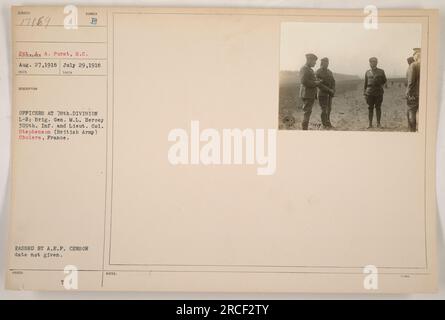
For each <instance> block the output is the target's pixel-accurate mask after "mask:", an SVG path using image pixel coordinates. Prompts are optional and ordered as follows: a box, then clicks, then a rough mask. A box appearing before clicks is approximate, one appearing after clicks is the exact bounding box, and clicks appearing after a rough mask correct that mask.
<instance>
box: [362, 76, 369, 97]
mask: <svg viewBox="0 0 445 320" xmlns="http://www.w3.org/2000/svg"><path fill="white" fill-rule="evenodd" d="M367 87H368V73H367V72H366V73H365V85H364V86H363V93H365V92H366V88H367Z"/></svg>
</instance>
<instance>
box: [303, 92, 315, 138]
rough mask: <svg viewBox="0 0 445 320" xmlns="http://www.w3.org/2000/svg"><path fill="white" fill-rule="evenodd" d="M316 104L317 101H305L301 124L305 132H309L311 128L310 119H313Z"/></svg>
mask: <svg viewBox="0 0 445 320" xmlns="http://www.w3.org/2000/svg"><path fill="white" fill-rule="evenodd" d="M314 102H315V99H303V122H302V123H301V127H302V129H303V130H307V129H308V127H309V119H310V118H311V113H312V106H313V105H314Z"/></svg>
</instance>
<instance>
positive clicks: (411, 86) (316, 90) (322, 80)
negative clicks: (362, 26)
mask: <svg viewBox="0 0 445 320" xmlns="http://www.w3.org/2000/svg"><path fill="white" fill-rule="evenodd" d="M317 60H318V57H317V56H316V55H315V54H312V53H308V54H306V63H305V65H304V66H303V67H302V68H301V69H300V98H301V99H302V100H303V113H304V115H303V121H302V124H301V125H302V129H303V130H308V127H309V120H310V117H311V113H312V107H313V106H314V103H315V100H316V98H317V97H318V102H319V104H320V107H321V123H322V125H323V127H324V128H325V129H333V128H334V127H333V126H332V124H331V119H330V115H331V108H332V99H333V97H334V96H335V79H334V75H333V73H332V71H331V70H329V68H328V67H329V59H328V58H323V59H321V62H320V68H319V69H318V70H317V71H316V72H314V70H313V69H312V68H313V67H315V64H316V63H317ZM407 61H408V64H409V67H408V71H407V74H406V80H407V89H406V99H407V119H408V127H409V130H410V131H416V130H417V123H416V116H417V111H418V109H419V80H420V49H419V48H414V54H413V56H412V57H409V58H408V60H407ZM377 64H378V60H377V58H376V57H372V58H370V59H369V66H370V69H369V70H368V71H366V73H365V83H364V88H363V94H364V96H365V100H366V103H367V105H368V121H369V122H368V123H369V125H368V129H370V128H372V127H373V118H374V109H375V114H376V122H377V128H382V125H381V121H380V120H381V117H382V109H381V107H382V102H383V94H384V90H383V86H384V85H385V84H386V82H387V78H386V75H385V71H384V70H383V69H380V68H378V67H377Z"/></svg>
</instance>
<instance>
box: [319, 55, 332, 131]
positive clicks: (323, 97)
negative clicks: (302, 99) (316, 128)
mask: <svg viewBox="0 0 445 320" xmlns="http://www.w3.org/2000/svg"><path fill="white" fill-rule="evenodd" d="M320 61H321V62H320V68H319V69H318V70H317V72H316V73H315V75H316V77H317V79H318V80H320V81H321V83H320V85H319V87H318V102H319V103H320V107H321V123H322V124H323V127H325V128H326V129H331V128H333V127H332V124H331V107H332V98H333V97H334V94H335V79H334V75H333V74H332V72H331V70H329V69H328V67H329V59H328V58H323V59H321V60H320Z"/></svg>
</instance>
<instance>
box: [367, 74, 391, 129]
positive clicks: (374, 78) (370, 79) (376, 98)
mask: <svg viewBox="0 0 445 320" xmlns="http://www.w3.org/2000/svg"><path fill="white" fill-rule="evenodd" d="M386 81H387V79H386V75H385V71H384V70H383V69H379V68H375V69H369V70H368V71H366V73H365V85H364V94H365V97H366V103H367V104H368V118H369V124H370V125H371V124H372V119H373V116H374V108H375V110H376V116H377V123H378V124H380V118H381V116H382V109H381V107H382V103H383V93H384V90H383V86H384V85H385V83H386Z"/></svg>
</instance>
